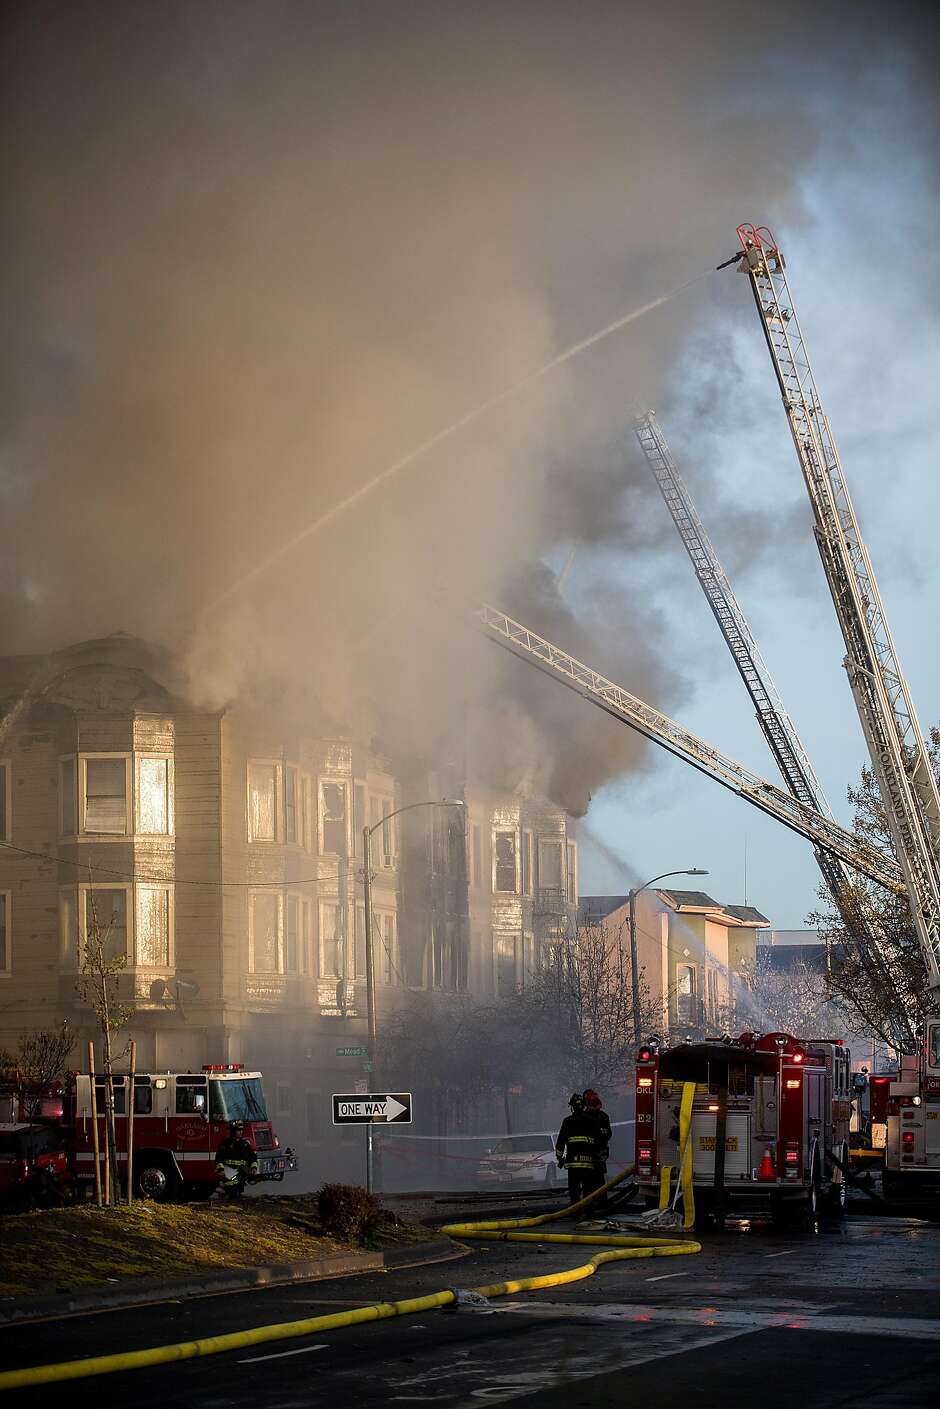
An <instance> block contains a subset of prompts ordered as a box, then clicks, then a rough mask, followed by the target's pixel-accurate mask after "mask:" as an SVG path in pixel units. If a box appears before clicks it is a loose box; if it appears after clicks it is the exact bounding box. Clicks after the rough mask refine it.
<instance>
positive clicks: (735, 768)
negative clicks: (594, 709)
mask: <svg viewBox="0 0 940 1409" xmlns="http://www.w3.org/2000/svg"><path fill="white" fill-rule="evenodd" d="M474 618H475V620H476V623H477V625H478V626H479V627H480V628H481V629H482V631H483V634H484V635H486V636H488V637H489V639H490V640H492V641H495V642H496V643H497V644H498V645H500V646H503V647H504V649H506V650H508V651H510V652H511V653H512V654H513V655H516V656H519V657H520V659H522V660H526V661H528V662H529V663H530V664H533V665H536V666H538V667H539V668H540V669H541V670H543V671H545V673H546V674H547V675H551V676H553V677H554V678H555V679H556V680H560V681H561V682H562V683H563V684H564V685H567V686H568V688H569V689H571V690H574V691H575V692H576V693H577V694H579V695H583V696H584V698H585V699H586V700H589V701H590V703H591V704H594V705H596V706H598V708H600V709H603V710H604V711H605V712H606V713H607V714H610V715H612V716H613V717H614V718H615V719H619V720H620V721H621V722H622V723H624V724H628V725H629V726H630V728H631V729H635V730H636V731H637V732H638V733H640V734H643V735H645V737H646V738H648V739H651V740H652V741H653V742H654V743H656V744H659V745H660V747H662V748H665V749H666V750H667V751H668V752H670V753H673V754H675V755H676V757H677V758H681V759H683V760H684V761H685V762H686V763H690V764H691V765H692V766H693V768H697V769H698V770H699V772H701V773H704V774H706V775H707V776H708V777H709V778H713V779H714V780H715V781H716V782H718V783H721V784H722V786H723V787H726V788H728V789H729V790H730V791H731V792H734V793H737V794H738V795H739V796H740V797H743V798H745V799H746V801H748V802H750V803H751V804H752V805H753V806H754V807H758V808H760V810H761V811H762V812H765V813H767V815H768V816H770V817H773V818H775V819H776V820H777V821H778V822H782V823H783V825H784V826H786V827H789V828H790V829H791V831H794V832H798V833H799V835H800V836H803V837H806V838H807V839H808V840H809V841H811V842H812V843H813V845H814V846H816V847H819V848H820V849H821V850H823V851H827V852H829V853H831V854H832V855H834V856H836V857H838V858H839V859H840V860H842V861H844V862H845V863H846V864H847V865H849V866H851V867H853V868H854V869H855V870H857V871H860V872H862V874H863V875H866V876H868V877H869V878H870V879H871V880H873V881H876V882H877V883H878V884H879V885H881V886H884V887H885V889H887V890H890V891H893V892H894V893H895V894H903V888H904V882H903V878H902V875H901V870H900V868H899V867H898V865H897V864H896V862H895V861H894V860H893V858H891V857H887V856H885V855H884V854H883V853H881V852H879V851H878V850H876V848H874V847H870V846H868V845H866V844H865V843H863V842H859V841H858V839H857V838H856V837H854V836H853V835H852V834H851V832H848V831H846V830H845V828H844V827H840V826H839V824H838V823H837V822H835V821H833V819H832V818H831V817H827V816H824V815H823V814H822V813H820V812H818V811H817V810H816V808H815V807H814V806H812V805H811V804H808V803H804V802H801V801H800V800H799V799H798V798H795V797H792V796H791V795H790V793H787V792H784V790H783V789H782V788H778V787H777V786H776V785H775V784H774V783H770V782H768V781H767V779H766V778H762V777H761V776H760V775H759V774H757V773H753V772H752V771H751V770H750V769H749V768H745V767H744V765H743V764H741V763H737V762H735V760H734V759H732V758H729V757H727V756H726V755H724V754H722V753H720V752H719V751H718V750H717V749H715V748H712V746H711V745H710V744H707V743H705V741H704V740H702V739H700V738H698V737H697V736H696V735H695V734H693V733H691V732H690V731H689V730H688V729H684V728H683V727H682V725H681V724H677V723H675V721H674V720H672V719H669V718H668V717H667V716H666V715H665V714H661V713H660V711H659V710H658V709H654V708H653V707H652V705H648V704H645V703H644V702H643V701H642V700H640V699H638V698H637V697H636V695H632V694H630V692H629V690H626V689H624V687H623V686H622V685H617V684H615V683H614V682H613V681H612V680H608V679H606V677H605V676H603V675H600V674H599V673H598V672H597V671H596V670H593V669H592V668H591V667H590V666H589V665H585V664H584V663H583V661H579V660H577V659H576V658H575V657H574V656H571V655H569V654H568V653H567V651H563V650H561V649H560V648H559V647H558V646H554V645H552V643H551V642H550V641H547V640H546V639H545V638H544V637H543V636H539V635H538V634H537V633H536V632H534V631H530V630H529V628H528V627H527V626H523V625H522V623H521V622H518V621H514V620H513V618H512V617H511V616H507V615H506V613H505V612H501V611H499V610H498V608H496V607H490V606H487V605H485V604H483V605H480V606H478V607H477V608H476V610H475V612H474Z"/></svg>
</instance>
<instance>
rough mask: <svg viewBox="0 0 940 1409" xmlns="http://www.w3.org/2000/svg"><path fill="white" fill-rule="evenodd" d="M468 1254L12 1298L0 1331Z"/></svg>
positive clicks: (300, 1265) (384, 1255) (428, 1250)
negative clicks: (35, 1323) (34, 1323)
mask: <svg viewBox="0 0 940 1409" xmlns="http://www.w3.org/2000/svg"><path fill="white" fill-rule="evenodd" d="M469 1253H470V1249H469V1248H467V1247H464V1245H463V1244H462V1243H455V1242H453V1241H452V1240H451V1239H450V1238H442V1239H440V1240H439V1241H437V1240H436V1241H435V1242H433V1243H411V1244H408V1243H406V1244H403V1245H402V1246H401V1247H397V1248H388V1249H386V1250H385V1251H383V1252H351V1253H340V1254H338V1255H337V1256H332V1257H319V1258H312V1259H307V1260H306V1261H304V1262H284V1263H280V1264H274V1265H272V1266H268V1267H231V1268H223V1269H219V1270H217V1271H213V1272H207V1273H203V1274H202V1275H199V1276H193V1277H168V1278H161V1279H159V1280H158V1279H153V1278H149V1277H148V1278H139V1279H135V1280H134V1281H131V1282H125V1283H123V1284H121V1285H115V1286H108V1287H96V1288H93V1289H91V1290H89V1291H71V1292H62V1293H60V1294H57V1295H52V1296H42V1297H24V1298H22V1299H21V1300H14V1299H13V1298H12V1297H9V1298H4V1299H2V1300H0V1327H3V1326H11V1325H16V1324H19V1323H22V1322H26V1321H42V1320H50V1319H52V1320H54V1319H56V1318H59V1317H62V1316H82V1315H89V1314H93V1313H95V1312H98V1311H117V1310H119V1309H121V1308H123V1307H129V1306H147V1305H152V1304H154V1303H157V1302H164V1301H184V1300H187V1299H189V1298H190V1297H202V1296H217V1295H219V1294H220V1293H225V1292H242V1291H252V1290H254V1289H257V1288H259V1287H275V1286H284V1285H285V1284H288V1283H291V1282H319V1281H325V1280H327V1279H329V1278H331V1277H348V1276H350V1275H353V1274H355V1273H362V1272H391V1271H394V1270H396V1269H400V1268H406V1267H425V1266H431V1265H433V1264H434V1263H436V1262H452V1261H454V1260H455V1259H457V1258H462V1257H467V1256H468V1255H469Z"/></svg>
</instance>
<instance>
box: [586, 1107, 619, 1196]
mask: <svg viewBox="0 0 940 1409" xmlns="http://www.w3.org/2000/svg"><path fill="white" fill-rule="evenodd" d="M584 1109H585V1112H586V1114H587V1115H589V1116H591V1117H592V1119H593V1120H594V1121H595V1122H596V1125H597V1151H596V1153H595V1157H594V1188H596V1189H600V1188H601V1187H602V1185H604V1184H606V1183H607V1160H608V1158H609V1157H610V1141H611V1135H612V1133H613V1132H612V1131H611V1128H610V1116H609V1115H608V1114H607V1112H606V1111H605V1110H604V1107H603V1104H602V1103H601V1098H600V1096H599V1095H598V1094H597V1092H596V1091H595V1090H593V1089H592V1087H590V1086H589V1087H588V1088H587V1090H586V1091H585V1093H584Z"/></svg>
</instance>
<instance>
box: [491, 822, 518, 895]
mask: <svg viewBox="0 0 940 1409" xmlns="http://www.w3.org/2000/svg"><path fill="white" fill-rule="evenodd" d="M493 889H494V890H498V891H504V892H508V893H509V894H510V895H515V893H516V834H515V832H496V834H495V835H494V837H493Z"/></svg>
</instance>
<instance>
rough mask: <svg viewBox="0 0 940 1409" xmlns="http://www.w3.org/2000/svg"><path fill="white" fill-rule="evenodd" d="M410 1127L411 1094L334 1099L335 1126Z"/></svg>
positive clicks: (402, 1092)
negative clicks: (392, 1125) (394, 1125)
mask: <svg viewBox="0 0 940 1409" xmlns="http://www.w3.org/2000/svg"><path fill="white" fill-rule="evenodd" d="M393 1123H394V1124H396V1125H410V1124H411V1092H410V1091H396V1092H395V1093H394V1095H384V1096H382V1095H379V1094H378V1093H376V1094H374V1095H369V1096H363V1095H359V1094H355V1095H348V1096H334V1097H333V1124H334V1125H391V1124H393Z"/></svg>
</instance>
